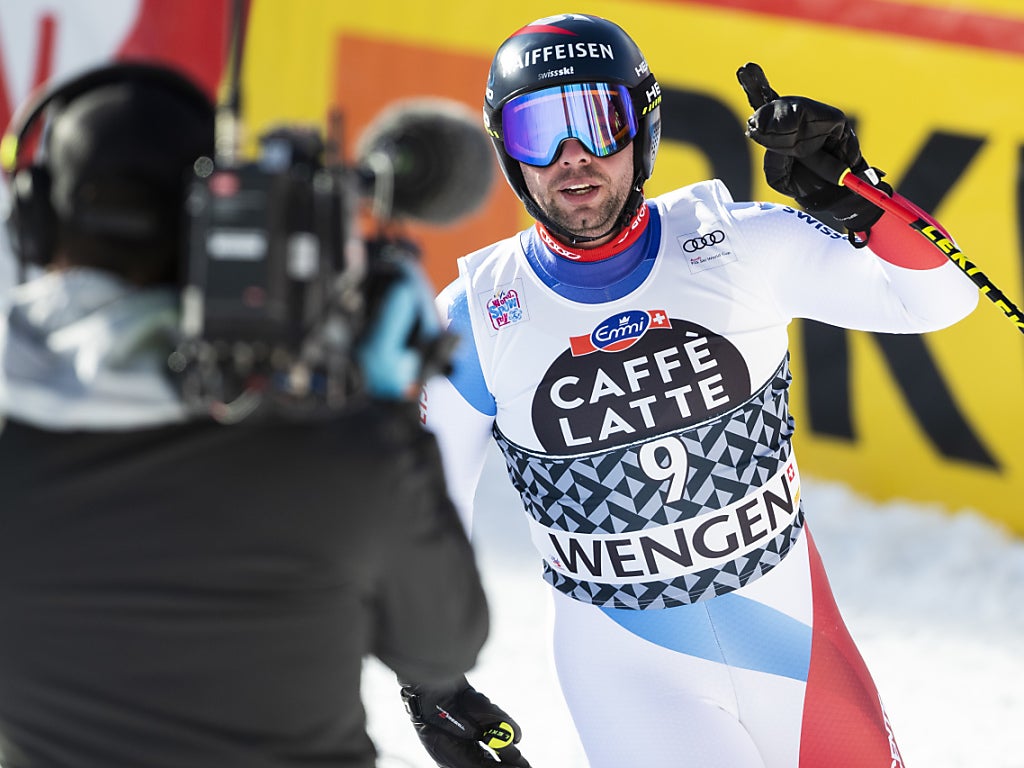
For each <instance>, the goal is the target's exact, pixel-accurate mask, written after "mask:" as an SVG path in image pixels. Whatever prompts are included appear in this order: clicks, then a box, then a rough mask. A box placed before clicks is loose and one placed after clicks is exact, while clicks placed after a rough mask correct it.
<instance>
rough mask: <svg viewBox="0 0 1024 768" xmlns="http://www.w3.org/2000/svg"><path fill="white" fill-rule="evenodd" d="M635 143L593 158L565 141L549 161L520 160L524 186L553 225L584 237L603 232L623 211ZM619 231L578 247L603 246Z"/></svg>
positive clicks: (628, 186)
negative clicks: (536, 164) (539, 164)
mask: <svg viewBox="0 0 1024 768" xmlns="http://www.w3.org/2000/svg"><path fill="white" fill-rule="evenodd" d="M631 147H632V144H629V145H627V146H626V147H624V148H623V149H621V150H619V151H618V152H616V153H615V154H614V155H608V156H607V157H595V156H594V155H592V154H590V153H589V152H588V151H587V150H586V149H584V147H583V145H582V144H581V143H580V142H579V141H577V140H576V139H567V140H566V141H565V142H564V143H563V144H562V148H561V151H560V153H559V154H558V156H557V157H556V158H555V162H553V163H552V164H551V165H546V166H543V167H538V166H535V165H527V164H526V163H520V164H519V167H520V168H522V171H523V179H524V180H525V181H526V188H527V189H528V190H529V192H530V194H531V195H532V196H533V199H534V200H535V201H537V205H538V206H539V207H540V209H541V210H542V211H543V212H544V213H545V215H547V216H548V218H550V219H551V221H553V222H554V223H555V224H557V225H559V226H560V227H562V228H563V229H565V230H567V231H569V232H572V233H573V234H574V235H579V236H581V237H594V236H597V235H603V234H604V233H605V232H608V230H609V229H611V227H612V226H613V225H614V224H615V219H616V218H617V217H618V215H619V214H620V213H621V212H622V208H623V206H624V205H625V204H626V198H627V197H629V192H630V189H631V187H632V182H633V151H632V149H631ZM615 234H616V233H614V232H612V233H609V234H608V236H607V237H602V238H601V239H600V240H593V241H590V242H587V243H584V244H579V246H578V247H583V248H593V247H596V246H598V245H602V244H604V243H606V242H608V241H609V240H611V239H612V237H613V236H614V235H615Z"/></svg>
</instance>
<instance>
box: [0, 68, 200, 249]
mask: <svg viewBox="0 0 1024 768" xmlns="http://www.w3.org/2000/svg"><path fill="white" fill-rule="evenodd" d="M122 83H125V84H132V83H137V84H139V85H142V86H155V87H159V88H164V89H166V90H169V91H171V92H173V93H175V94H178V95H180V97H181V98H182V99H183V100H185V101H187V102H188V103H190V104H194V105H195V107H196V109H197V110H199V111H200V113H201V114H204V115H209V114H212V110H213V104H212V102H211V101H210V98H209V97H208V96H207V95H206V93H204V92H203V91H202V90H201V89H200V88H199V86H197V85H196V84H195V83H193V82H192V81H191V80H189V79H188V78H186V77H185V76H184V75H181V74H179V73H177V72H175V71H174V70H172V69H168V68H166V67H163V66H159V65H156V64H147V63H142V62H121V63H116V64H110V65H106V66H101V67H98V68H96V69H91V70H88V71H86V72H85V73H83V74H80V75H78V76H76V77H73V78H71V79H70V80H67V81H65V82H63V83H59V84H57V85H55V86H51V87H48V88H44V89H42V90H41V91H40V92H39V93H37V94H36V95H34V96H32V97H30V98H29V100H28V101H27V102H26V103H25V104H24V105H23V106H22V107H21V108H20V109H19V110H18V111H17V113H15V115H14V117H13V118H12V120H11V124H10V127H9V128H8V131H7V133H6V134H5V135H4V137H3V143H2V145H0V160H2V165H3V170H4V173H5V175H7V177H8V180H9V192H10V200H9V203H8V205H9V208H8V211H7V215H6V221H5V224H6V227H7V233H8V239H9V241H10V244H11V248H12V250H13V251H14V254H15V256H17V258H18V260H19V262H20V263H21V264H22V267H24V265H25V264H46V263H48V262H49V261H50V259H51V258H52V257H53V252H54V247H55V245H56V231H57V215H56V213H55V211H54V210H53V205H52V203H51V200H50V189H51V184H52V179H53V176H52V173H51V171H50V168H49V166H48V165H47V159H46V152H45V144H46V138H47V137H46V135H45V131H46V126H45V125H43V129H42V133H41V134H40V136H39V137H38V142H37V146H36V156H34V157H32V158H31V159H27V158H24V157H22V154H23V152H24V149H25V143H26V141H27V140H28V139H29V136H30V134H31V133H32V131H33V130H35V128H36V126H37V125H38V124H39V123H40V117H41V116H45V118H47V119H48V120H52V119H53V118H54V117H55V116H56V115H58V114H60V112H62V111H63V110H64V109H66V108H67V105H68V104H69V103H70V102H72V101H74V100H75V99H76V98H78V97H79V96H81V95H82V94H85V93H88V92H90V91H93V90H96V89H97V88H102V87H104V86H107V85H116V84H122ZM40 150H42V157H41V158H40V157H39V154H40Z"/></svg>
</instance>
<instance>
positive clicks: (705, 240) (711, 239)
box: [683, 229, 725, 253]
mask: <svg viewBox="0 0 1024 768" xmlns="http://www.w3.org/2000/svg"><path fill="white" fill-rule="evenodd" d="M723 240H725V232H723V231H722V230H720V229H716V230H715V231H714V232H708V233H707V234H706V235H701V236H700V237H691V238H690V239H689V240H687V241H686V242H684V243H683V250H684V251H686V252H687V253H693V252H695V251H699V250H700V249H701V248H707V247H708V246H709V245H718V244H719V243H720V242H722V241H723Z"/></svg>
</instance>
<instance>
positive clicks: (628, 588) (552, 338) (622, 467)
mask: <svg viewBox="0 0 1024 768" xmlns="http://www.w3.org/2000/svg"><path fill="white" fill-rule="evenodd" d="M660 100H661V91H660V88H659V86H658V84H657V82H656V81H655V79H654V77H653V75H652V74H651V73H650V70H649V68H648V65H647V62H646V60H645V59H644V57H643V55H642V53H641V52H640V51H639V49H638V48H637V46H636V45H635V43H634V42H633V41H632V40H631V39H630V38H629V37H628V36H627V34H626V33H625V32H624V31H623V30H622V29H621V28H619V27H618V26H617V25H615V24H613V23H610V22H609V21H607V20H604V19H600V18H596V17H592V16H581V15H565V16H558V17H551V18H547V19H541V20H538V21H535V22H533V23H531V24H529V25H527V26H525V27H523V28H522V29H520V30H518V31H517V32H515V33H514V34H513V35H512V36H511V37H509V38H508V40H506V41H505V42H504V43H503V44H502V45H501V47H500V48H499V49H498V51H497V54H496V56H495V58H494V63H493V65H492V67H491V71H490V78H489V81H488V86H487V97H486V104H485V109H484V114H485V123H486V125H487V129H488V132H489V134H490V136H491V137H492V139H493V141H494V145H495V148H496V150H497V154H498V158H499V160H500V163H501V165H502V167H503V169H504V171H505V174H506V177H507V179H508V181H509V183H510V185H511V186H512V188H513V189H514V190H515V192H516V193H517V194H518V195H519V197H520V198H521V199H522V201H523V203H524V204H525V205H526V208H527V210H528V211H529V212H530V214H531V215H532V216H533V217H534V218H535V219H536V220H537V223H536V226H534V227H531V228H530V229H527V230H525V231H523V232H520V233H518V234H516V235H514V236H512V237H510V238H508V239H507V240H503V241H501V242H498V243H495V244H493V245H490V246H488V247H486V248H483V249H481V250H479V251H477V252H475V253H472V254H469V255H468V256H465V257H464V258H461V259H460V260H459V277H458V278H457V279H456V280H455V281H454V282H453V283H452V284H451V285H449V286H448V287H447V288H446V289H445V290H444V291H443V292H442V294H441V296H440V298H439V301H440V303H441V306H442V308H443V312H444V314H445V315H446V316H447V320H448V323H449V327H450V328H451V329H452V330H454V331H455V332H457V333H458V334H460V335H461V337H462V340H463V341H462V344H461V346H460V348H459V350H458V351H457V353H456V354H457V360H456V363H455V367H454V371H453V372H452V373H451V375H450V376H448V377H447V378H439V379H437V380H433V381H431V382H430V383H428V386H427V387H426V389H425V391H424V399H423V405H424V419H425V424H426V425H427V427H428V428H429V429H430V430H432V431H433V432H434V433H435V434H436V435H437V437H438V439H439V441H440V444H441V448H442V451H443V454H444V457H445V469H446V474H447V477H448V482H449V486H450V489H451V493H452V496H453V498H454V499H455V501H456V505H457V506H458V507H459V509H460V511H461V513H462V515H463V519H464V522H465V523H466V525H467V526H469V525H470V522H471V521H470V516H471V511H472V503H473V496H474V492H475V488H476V484H477V481H478V478H479V475H480V472H481V470H482V464H483V462H484V458H485V454H486V444H487V441H488V440H489V439H491V438H492V436H493V439H495V440H496V441H497V443H498V445H499V446H500V448H501V450H502V452H503V454H504V457H505V460H506V464H507V467H508V472H509V476H510V478H511V480H512V482H513V484H514V485H515V487H516V489H517V490H518V491H519V493H520V495H521V497H522V501H523V505H524V507H525V510H526V512H527V517H528V521H529V525H530V528H531V531H532V538H533V541H534V542H535V544H536V547H537V549H538V551H539V553H540V555H541V557H542V558H543V570H544V578H545V579H546V580H547V581H548V582H549V583H550V584H551V585H552V587H553V588H554V589H553V594H554V602H555V628H554V632H555V636H554V645H555V659H556V663H557V667H558V674H559V679H560V683H561V686H562V689H563V691H564V694H565V697H566V700H567V702H568V705H569V707H570V709H571V713H572V716H573V719H574V722H575V725H576V727H577V729H578V731H579V734H580V737H581V739H582V742H583V745H584V748H585V750H586V754H587V757H588V759H589V762H590V765H591V766H592V768H633V767H634V766H635V767H637V768H639V767H640V766H642V767H643V768H679V766H686V768H796V767H797V766H799V768H812V767H813V768H826V767H827V768H841V767H843V766H856V767H857V768H860V767H864V768H867V767H869V766H870V767H872V768H876V767H877V768H890V766H902V765H903V763H902V758H901V757H900V753H899V750H898V748H897V746H896V741H895V739H894V737H893V734H892V730H891V729H890V727H889V723H888V721H887V719H886V716H885V714H884V711H883V709H882V705H881V702H880V699H879V696H878V694H877V693H876V691H875V687H874V684H873V682H872V680H871V678H870V675H869V674H868V672H867V670H866V668H865V666H864V664H863V662H862V660H861V657H860V655H859V653H858V652H857V650H856V648H855V646H854V644H853V642H852V640H851V639H850V636H849V634H848V632H847V630H846V628H845V627H844V625H843V622H842V619H841V617H840V615H839V612H838V610H837V608H836V605H835V601H834V599H833V597H832V594H831V591H830V589H829V586H828V582H827V579H826V577H825V573H824V571H823V569H822V564H821V561H820V559H819V556H818V553H817V551H816V549H815V546H814V542H813V539H812V538H811V535H810V532H809V530H808V526H807V525H806V524H805V518H804V509H803V505H802V497H801V486H800V473H799V470H798V464H797V457H796V454H795V452H794V450H793V445H792V436H793V429H794V423H793V419H792V418H791V416H790V414H789V410H788V397H787V392H788V388H789V383H790V374H789V365H788V352H787V331H786V329H787V326H788V324H789V323H790V321H791V320H792V319H793V318H812V319H815V320H818V321H822V322H826V323H830V324H833V325H837V326H841V327H845V328H852V329H861V330H866V331H883V332H897V333H920V332H924V331H930V330H934V329H938V328H942V327H944V326H947V325H950V324H952V323H954V322H956V321H958V320H959V319H961V318H963V317H964V316H965V315H967V314H968V313H969V312H970V311H971V310H972V309H973V308H974V306H975V304H976V302H977V292H976V290H975V289H974V288H973V286H972V284H971V283H970V282H969V281H968V280H965V279H963V276H962V275H961V274H960V272H959V271H958V270H957V269H956V267H955V265H953V264H951V263H948V260H947V259H945V258H944V257H943V256H942V255H941V254H939V253H938V252H937V250H936V249H934V248H931V247H930V246H929V245H928V244H927V243H925V242H924V239H923V238H921V237H920V236H919V235H918V234H917V233H915V232H913V231H912V230H910V228H909V227H907V226H906V225H905V224H904V223H902V222H901V221H899V220H896V219H894V218H893V217H892V216H890V215H888V214H886V215H883V214H882V212H881V210H880V209H878V208H877V207H875V206H873V205H871V204H870V203H867V202H865V201H863V200H862V199H860V198H856V197H854V196H853V195H852V194H851V193H849V192H848V191H846V190H845V189H844V188H842V187H838V186H835V185H833V184H830V183H828V182H826V181H824V180H822V179H820V178H818V177H816V176H815V175H814V174H813V173H811V172H809V171H808V170H807V168H806V167H804V165H802V164H801V163H799V162H796V163H794V162H793V156H794V155H799V154H800V153H802V152H803V153H806V151H807V150H808V148H809V147H812V148H816V149H822V148H823V151H827V152H829V153H831V154H833V155H834V156H836V157H837V158H838V159H840V160H841V161H842V162H843V163H844V164H846V165H848V166H850V167H851V168H852V169H853V170H854V171H855V172H857V173H858V175H861V176H862V177H864V178H868V179H871V180H872V181H873V182H875V183H878V184H879V185H881V186H883V188H885V189H886V191H887V192H889V193H891V188H890V187H888V185H882V184H881V182H879V181H878V175H877V173H878V172H877V171H876V170H875V169H871V168H869V167H868V165H867V163H866V162H864V160H863V158H862V157H861V154H860V150H859V147H858V142H857V139H856V136H855V135H854V134H853V132H852V130H851V129H850V126H849V123H848V121H847V120H846V118H845V116H844V115H843V114H842V113H841V112H840V111H839V110H836V109H834V108H832V107H829V106H827V105H825V104H821V103H820V102H816V101H811V100H809V99H804V98H800V97H783V98H779V99H777V100H775V101H772V102H770V103H769V104H767V105H765V106H764V107H762V108H761V109H759V110H758V111H757V112H756V113H755V114H754V116H753V117H752V118H751V119H750V123H749V127H750V135H751V137H752V138H754V139H755V140H758V141H761V142H763V143H765V144H766V145H769V146H773V147H775V148H777V149H778V151H769V152H768V153H767V156H766V161H765V169H766V173H767V175H768V179H769V183H770V184H772V186H773V187H774V188H776V189H777V190H779V191H781V192H783V193H785V194H788V195H790V196H792V197H795V198H796V199H797V201H798V202H800V203H801V205H802V207H803V208H806V209H812V210H815V209H816V210H821V211H823V212H826V213H829V214H831V215H833V216H835V217H836V218H837V219H838V220H840V221H842V223H843V224H844V225H845V227H846V228H847V229H848V230H849V234H840V233H839V232H837V231H835V230H833V229H831V228H829V227H828V226H826V225H825V224H823V223H821V222H820V221H819V220H818V219H817V218H814V217H812V216H811V215H809V214H808V213H805V212H804V211H803V210H800V209H797V208H794V207H788V206H785V205H777V204H767V203H754V202H742V203H740V202H734V201H733V200H732V199H731V198H730V195H729V192H728V191H727V189H726V188H725V186H724V185H723V184H722V183H721V182H719V181H705V182H700V183H697V184H693V185H691V186H687V187H684V188H682V189H678V190H676V191H674V192H670V193H668V194H665V195H662V196H660V197H657V198H654V199H651V200H645V199H644V196H643V192H642V189H643V183H644V181H645V180H646V179H647V178H648V177H649V176H650V174H651V171H652V167H653V164H654V158H655V155H656V153H657V148H658V139H659V134H660V122H659V120H660V118H659V102H660ZM922 215H923V214H922ZM868 238H870V242H869V244H865V242H864V241H865V240H867V239H868ZM851 243H852V244H851ZM865 245H866V247H864V246H865ZM855 246H859V247H855ZM466 765H469V763H467V764H466Z"/></svg>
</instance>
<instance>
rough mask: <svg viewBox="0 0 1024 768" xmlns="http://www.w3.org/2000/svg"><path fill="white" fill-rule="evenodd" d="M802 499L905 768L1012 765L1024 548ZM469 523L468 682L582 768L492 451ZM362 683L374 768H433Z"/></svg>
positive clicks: (909, 513)
mask: <svg viewBox="0 0 1024 768" xmlns="http://www.w3.org/2000/svg"><path fill="white" fill-rule="evenodd" d="M803 498H804V501H805V504H804V510H805V512H806V514H807V516H808V520H809V521H810V525H811V526H812V530H813V531H814V537H815V541H816V543H817V545H818V548H819V550H820V551H821V554H822V558H823V559H824V562H825V567H826V570H827V571H828V574H829V578H830V580H831V583H832V588H833V591H834V592H835V595H836V600H837V601H838V603H839V607H840V609H841V610H842V612H843V615H844V617H845V619H846V623H847V626H848V627H849V629H850V632H851V633H852V634H853V637H854V639H855V640H856V641H857V644H858V646H859V648H860V651H861V653H862V654H863V656H864V658H865V661H866V662H867V664H868V667H869V668H870V670H871V672H872V675H873V677H874V679H875V682H876V684H877V686H878V688H879V691H880V693H881V695H882V697H883V699H884V701H885V706H886V710H887V712H888V715H889V719H890V721H891V722H892V724H893V728H894V730H895V733H896V738H897V741H898V742H899V745H900V749H901V751H902V752H903V758H904V761H905V762H906V765H907V766H908V768H978V766H985V768H1024V541H1022V540H1021V539H1019V538H1013V537H1011V536H1009V535H1008V534H1006V533H1005V532H1003V531H1002V530H1001V529H1000V528H999V527H998V526H996V525H994V524H993V523H992V522H991V521H989V520H988V519H986V518H983V517H981V516H980V515H978V514H976V513H974V512H972V511H970V510H962V511H957V512H953V513H950V512H948V511H945V510H943V509H941V508H940V507H938V506H927V505H921V504H912V503H907V502H899V501H893V502H890V503H885V504H875V503H871V502H868V501H866V500H865V499H863V498H861V497H859V496H858V495H857V494H856V493H855V492H854V491H852V490H850V489H849V488H846V487H844V486H843V485H840V484H834V483H824V482H820V481H814V480H809V479H807V478H804V489H803ZM476 516H477V520H476V523H475V526H474V530H475V534H474V541H475V543H476V546H477V551H478V562H479V565H480V568H481V571H482V573H483V576H484V582H485V586H486V588H487V594H488V597H489V600H490V605H491V616H492V631H491V635H490V638H489V640H488V642H487V645H486V646H485V648H484V650H483V652H482V654H481V656H480V662H479V664H478V665H477V667H476V669H474V670H473V671H472V672H471V673H470V675H469V678H470V680H471V681H472V682H473V684H474V685H475V686H476V687H477V688H479V689H480V690H482V691H483V692H484V693H486V694H488V695H489V696H490V697H491V698H492V699H493V700H494V701H495V702H496V703H498V704H499V705H500V706H501V707H503V708H504V709H505V710H506V711H508V712H509V714H511V715H512V717H514V718H515V719H516V720H517V721H518V723H519V725H520V727H521V728H522V730H523V741H522V743H521V744H520V747H521V748H522V751H523V754H524V755H525V756H526V757H527V759H528V760H529V761H530V763H531V764H532V766H533V768H586V766H587V762H586V759H585V757H584V755H583V750H582V747H581V746H580V744H579V740H578V738H577V737H576V734H575V731H574V729H573V727H572V721H571V719H570V717H569V714H568V712H567V710H566V707H565V704H564V702H563V700H562V698H561V694H560V693H559V690H558V686H557V683H556V682H555V674H554V668H553V663H552V660H551V655H550V650H549V647H548V634H549V633H548V630H549V603H548V589H549V588H548V587H547V585H546V584H545V583H544V582H543V581H542V580H541V578H540V565H539V559H538V558H537V556H536V555H534V553H533V549H532V547H531V545H530V543H529V538H528V534H527V531H526V523H525V519H524V518H523V513H522V511H521V507H520V506H519V501H518V498H517V497H516V495H515V492H514V491H513V490H512V488H511V486H510V485H509V482H508V479H507V477H506V476H505V472H504V467H503V466H502V464H501V460H500V457H499V456H498V454H497V451H496V450H495V451H493V452H492V454H491V455H489V456H488V461H487V466H486V469H485V473H484V478H483V481H482V482H481V488H480V492H478V494H477V513H476ZM363 684H364V699H365V701H366V706H367V716H368V718H369V726H370V733H371V735H372V736H373V739H374V741H375V742H376V744H377V748H378V750H379V751H380V754H381V756H380V761H379V764H380V766H381V768H409V767H410V766H415V767H417V768H432V765H433V764H432V763H431V761H430V760H429V759H428V758H427V756H426V753H425V752H424V751H423V749H422V747H421V746H420V744H419V741H418V740H417V739H416V736H415V734H414V733H413V731H412V728H411V726H410V725H409V723H408V719H407V717H406V714H405V711H404V710H403V708H402V706H401V702H400V700H399V697H398V691H397V687H396V684H395V682H394V675H393V674H392V673H391V672H390V671H389V670H387V669H386V668H385V667H383V665H381V664H380V663H378V662H376V661H375V660H372V659H371V660H369V661H368V662H367V664H366V667H365V673H364V676H363ZM680 746H682V747H684V748H685V745H680ZM623 768H630V767H629V766H624V767H623Z"/></svg>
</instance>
